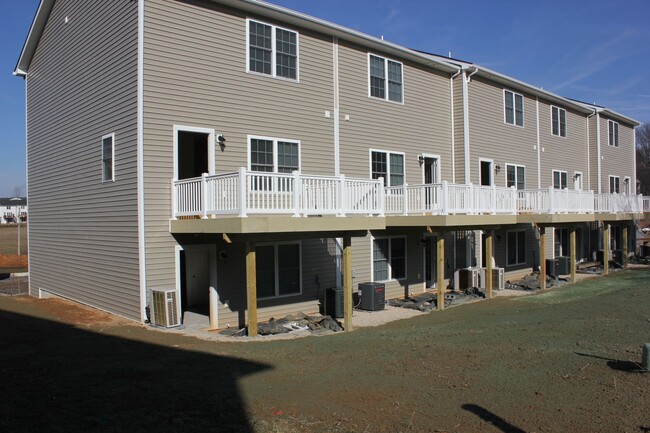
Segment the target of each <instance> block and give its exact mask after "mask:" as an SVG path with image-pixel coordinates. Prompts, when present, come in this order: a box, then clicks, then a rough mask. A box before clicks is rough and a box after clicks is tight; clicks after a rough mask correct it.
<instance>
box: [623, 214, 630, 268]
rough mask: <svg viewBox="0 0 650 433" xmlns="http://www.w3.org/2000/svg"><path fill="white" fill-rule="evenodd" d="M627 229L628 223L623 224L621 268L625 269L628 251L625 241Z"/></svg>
mask: <svg viewBox="0 0 650 433" xmlns="http://www.w3.org/2000/svg"><path fill="white" fill-rule="evenodd" d="M627 230H628V225H627V224H626V225H624V226H623V269H627V255H628V252H629V246H628V241H627Z"/></svg>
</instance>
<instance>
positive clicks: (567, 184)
mask: <svg viewBox="0 0 650 433" xmlns="http://www.w3.org/2000/svg"><path fill="white" fill-rule="evenodd" d="M555 173H560V187H561V186H562V173H564V174H566V188H559V190H560V191H564V189H569V172H568V171H566V170H553V172H552V173H551V186H552V187H553V188H555V185H554V184H553V180H554V179H555Z"/></svg>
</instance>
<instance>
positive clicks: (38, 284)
mask: <svg viewBox="0 0 650 433" xmlns="http://www.w3.org/2000/svg"><path fill="white" fill-rule="evenodd" d="M86 6H87V3H86V2H84V1H80V0H76V1H74V0H60V1H57V2H55V4H54V7H53V9H52V12H51V15H50V17H49V19H48V22H47V24H46V26H45V30H44V32H43V35H42V37H41V38H40V42H39V44H38V47H37V49H36V52H35V54H34V58H33V60H32V62H31V65H30V68H29V73H28V75H27V79H26V87H27V110H28V116H27V129H28V134H27V154H28V163H27V172H28V189H29V252H30V269H29V271H30V293H31V294H32V295H35V296H36V295H38V293H39V289H43V290H46V291H48V292H50V293H53V294H57V295H60V296H63V297H66V298H70V299H73V300H75V301H78V302H81V303H84V304H88V305H92V306H94V307H97V308H100V309H103V310H107V311H110V312H112V313H115V314H118V315H122V316H125V317H129V318H132V319H136V320H139V319H140V291H139V272H138V225H137V201H136V200H137V181H136V177H137V173H136V128H137V125H136V95H137V92H136V86H137V3H134V2H97V4H96V5H93V7H86ZM66 17H67V19H68V23H66V22H65V21H66ZM110 133H115V142H114V145H115V158H114V167H115V182H105V183H102V146H101V138H102V136H103V135H106V134H110Z"/></svg>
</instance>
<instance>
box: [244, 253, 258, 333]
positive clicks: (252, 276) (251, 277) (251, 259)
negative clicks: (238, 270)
mask: <svg viewBox="0 0 650 433" xmlns="http://www.w3.org/2000/svg"><path fill="white" fill-rule="evenodd" d="M255 260H256V259H255V245H254V244H253V243H252V242H246V311H247V313H248V336H249V337H255V336H257V275H256V272H255V270H256V264H255Z"/></svg>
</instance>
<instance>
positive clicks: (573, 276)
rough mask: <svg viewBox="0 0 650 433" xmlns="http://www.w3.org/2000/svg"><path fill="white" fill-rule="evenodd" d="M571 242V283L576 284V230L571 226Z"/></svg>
mask: <svg viewBox="0 0 650 433" xmlns="http://www.w3.org/2000/svg"><path fill="white" fill-rule="evenodd" d="M569 237H570V242H571V282H572V283H575V282H576V253H577V251H576V228H575V226H571V232H570V233H569Z"/></svg>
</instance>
